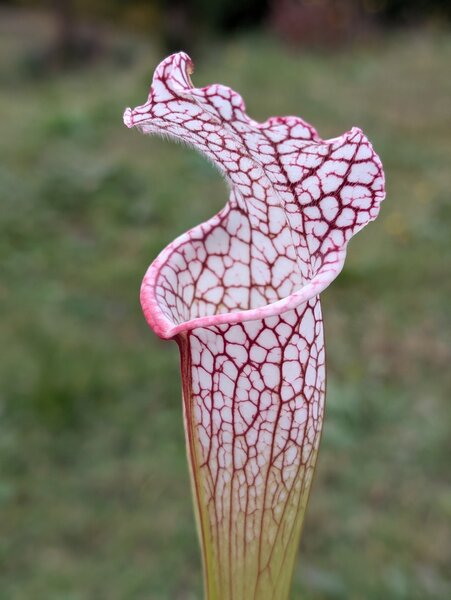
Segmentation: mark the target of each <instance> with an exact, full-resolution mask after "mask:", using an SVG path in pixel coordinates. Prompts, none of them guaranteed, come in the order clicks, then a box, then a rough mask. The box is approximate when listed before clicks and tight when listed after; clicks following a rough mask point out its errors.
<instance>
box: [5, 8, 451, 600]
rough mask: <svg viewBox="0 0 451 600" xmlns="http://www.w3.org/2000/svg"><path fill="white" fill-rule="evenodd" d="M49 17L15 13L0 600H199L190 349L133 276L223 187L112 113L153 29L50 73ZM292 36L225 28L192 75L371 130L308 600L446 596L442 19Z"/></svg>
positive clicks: (449, 374)
mask: <svg viewBox="0 0 451 600" xmlns="http://www.w3.org/2000/svg"><path fill="white" fill-rule="evenodd" d="M51 23H52V21H51V19H50V20H49V17H48V15H47V14H45V13H41V12H36V11H34V12H29V11H27V12H24V11H18V10H17V9H16V8H14V9H11V8H9V9H8V10H6V9H2V12H1V13H0V32H1V41H0V82H1V91H0V110H1V116H2V135H1V137H0V153H1V162H0V186H1V187H0V189H1V203H0V227H1V235H0V260H1V273H2V276H1V279H0V307H1V314H2V319H1V322H0V339H1V348H2V353H1V361H0V409H1V414H0V600H30V599H33V600H104V599H105V600H165V599H168V600H173V599H175V600H196V599H200V598H201V597H202V592H201V589H202V582H201V571H200V558H199V552H198V546H197V539H196V532H195V525H194V519H193V515H192V507H191V497H190V489H189V481H188V472H187V466H186V460H185V449H184V437H183V426H182V410H181V398H180V385H179V375H178V356H177V349H176V346H175V344H171V343H167V342H162V341H159V340H158V339H157V338H156V337H155V336H154V335H153V334H152V333H151V331H150V330H149V329H148V328H147V326H146V324H145V321H144V318H143V316H142V314H141V309H140V306H139V301H138V292H139V286H140V282H141V279H142V276H143V274H144V272H145V270H146V268H147V266H148V264H149V263H150V262H151V260H152V259H153V258H154V257H155V256H156V254H157V253H158V251H159V250H160V249H161V248H163V246H164V245H166V244H167V243H168V242H169V241H171V240H172V239H173V238H174V237H175V236H176V235H178V234H180V233H181V232H183V231H184V230H186V229H187V228H188V227H190V226H193V225H195V224H197V223H199V222H200V221H201V220H204V219H206V218H208V217H210V216H211V215H212V214H214V213H215V212H216V211H217V210H218V209H219V208H220V207H221V206H222V205H223V204H224V202H225V200H226V190H225V186H224V183H223V182H222V181H221V179H220V177H219V175H218V174H217V173H216V172H215V171H214V170H213V168H212V167H211V165H210V164H209V163H208V162H207V161H205V160H204V159H202V158H201V157H200V156H199V155H197V154H196V153H195V152H194V151H191V150H189V149H187V148H184V147H182V146H177V145H173V144H169V143H167V142H164V141H162V140H159V139H153V138H149V137H144V136H141V135H139V134H138V133H136V132H134V131H128V130H126V129H125V128H124V127H123V125H122V119H121V115H122V111H123V109H124V107H125V106H128V105H131V106H135V105H136V104H141V103H142V102H143V101H144V100H145V98H146V92H147V88H148V84H149V82H150V79H151V75H152V72H153V69H154V67H155V66H156V64H157V63H158V62H159V60H160V59H161V58H162V57H163V56H164V51H163V50H162V46H161V44H159V43H156V41H155V40H154V39H153V38H151V39H150V40H149V39H148V38H147V37H145V36H143V35H142V34H138V33H131V32H130V31H131V30H122V29H120V28H119V29H118V28H117V27H116V28H114V27H113V26H112V25H111V24H110V25H108V30H107V32H106V33H104V34H103V40H104V43H105V48H106V50H105V48H104V51H102V53H100V55H99V56H97V57H96V58H95V59H90V60H89V61H86V64H81V65H80V64H78V65H77V66H76V67H74V68H72V67H71V68H69V67H67V66H63V67H61V65H57V66H55V65H54V64H53V63H52V66H51V68H47V67H46V65H45V61H43V58H42V57H45V52H44V50H43V49H46V48H47V46H48V40H49V39H51V32H52V26H51ZM282 38H283V36H280V35H279V36H277V35H274V33H268V31H267V29H265V28H264V27H260V28H259V30H257V31H256V30H246V31H244V32H240V33H233V34H228V35H225V36H222V38H219V37H218V38H213V37H212V38H210V41H209V45H208V47H207V48H206V49H205V48H204V49H202V47H199V48H198V49H197V50H195V53H194V54H193V58H194V59H195V62H196V67H197V68H196V73H195V75H194V77H193V80H194V82H195V84H196V85H199V86H200V85H206V84H208V83H211V82H214V81H220V82H221V83H224V84H227V85H229V86H231V87H233V88H234V89H236V90H238V91H239V92H240V93H241V94H242V95H243V96H244V98H245V99H246V101H247V108H248V112H249V114H250V115H252V116H253V117H254V118H256V119H259V120H263V119H265V118H267V117H268V116H269V115H277V114H280V115H285V114H299V115H301V116H302V117H303V118H305V119H306V120H307V121H309V122H311V123H313V124H314V125H315V126H316V127H317V128H318V130H319V132H320V134H321V135H322V136H323V137H332V136H336V135H339V134H340V133H342V132H343V131H345V130H347V129H349V128H350V127H351V126H352V125H358V126H360V127H362V128H363V130H364V131H365V133H366V134H367V135H368V136H369V138H370V139H371V140H372V141H373V143H374V145H375V148H376V150H377V151H378V153H379V154H380V155H381V157H382V160H383V162H384V166H385V170H386V175H387V191H388V198H387V200H386V202H385V204H384V206H383V209H382V212H381V215H380V218H379V219H378V220H377V221H376V222H375V223H373V224H371V225H370V226H369V227H368V228H367V229H366V230H365V231H364V232H363V233H362V234H360V235H359V236H358V237H357V238H356V239H355V240H354V241H353V242H352V243H351V245H350V249H349V256H348V260H347V263H346V267H345V269H344V272H343V274H342V275H341V276H340V278H339V279H338V280H337V281H336V282H335V283H334V284H333V285H332V286H331V288H330V289H329V290H327V291H326V292H325V293H324V295H323V311H324V318H325V324H326V335H327V346H328V375H329V380H328V399H327V401H328V410H327V415H326V421H325V427H324V436H323V442H322V448H321V452H320V458H319V464H318V468H317V475H316V481H315V484H314V488H313V493H312V497H311V501H310V505H309V510H308V516H307V521H306V526H305V530H304V535H303V540H302V544H301V552H300V555H299V559H298V564H297V569H296V573H295V578H294V586H293V598H294V599H295V600H296V599H300V598H302V599H304V600H329V599H330V600H380V599H381V598H384V599H387V600H391V599H393V600H398V599H399V600H404V599H405V600H425V599H429V598H430V599H441V600H448V599H449V598H451V535H450V529H451V527H450V523H451V486H450V479H451V477H450V457H451V403H450V392H451V371H450V361H451V347H450V325H451V323H450V321H451V314H450V297H451V282H450V277H449V259H450V251H451V237H450V228H451V201H450V189H451V171H450V163H451V78H450V64H451V35H450V33H449V31H448V30H446V28H442V29H440V28H437V27H431V26H428V27H427V26H422V27H421V28H420V27H409V28H403V29H399V28H395V29H391V30H387V29H386V28H385V29H383V30H382V29H378V31H377V32H373V33H371V34H369V35H368V36H366V37H365V38H364V39H359V40H357V41H355V42H353V43H352V44H342V43H341V42H340V43H337V45H336V46H335V47H334V48H332V49H331V48H324V47H323V45H322V44H320V45H319V47H317V46H316V45H315V44H310V45H309V46H307V47H303V48H302V49H299V48H298V47H296V46H295V45H294V46H293V44H291V43H290V45H287V44H285V43H283V39H282ZM238 600H246V599H238Z"/></svg>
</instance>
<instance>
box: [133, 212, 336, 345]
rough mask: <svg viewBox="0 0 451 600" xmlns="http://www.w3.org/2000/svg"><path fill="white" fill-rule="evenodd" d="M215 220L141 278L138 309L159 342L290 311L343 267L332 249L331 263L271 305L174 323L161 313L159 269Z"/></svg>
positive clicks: (172, 247) (182, 239) (180, 241)
mask: <svg viewBox="0 0 451 600" xmlns="http://www.w3.org/2000/svg"><path fill="white" fill-rule="evenodd" d="M217 218H218V215H216V216H215V217H213V218H212V219H210V220H209V221H206V222H205V223H202V224H201V225H198V226H196V227H194V228H193V229H191V230H189V231H187V232H186V233H184V234H182V235H180V236H179V237H178V238H176V239H175V240H174V241H173V242H171V243H170V244H169V245H168V246H166V248H164V250H163V251H162V252H161V253H160V254H159V255H158V257H157V258H156V259H155V260H154V261H153V262H152V263H151V265H150V266H149V268H148V270H147V272H146V274H145V276H144V279H143V281H142V285H141V291H140V301H141V306H142V309H143V312H144V316H145V318H146V321H147V323H148V324H149V326H150V328H151V329H152V330H153V331H154V332H155V333H156V334H157V335H158V336H159V337H160V338H162V339H170V338H173V337H175V336H177V335H180V334H183V333H185V332H188V331H191V330H193V329H196V328H202V327H212V326H215V325H224V324H235V323H243V322H245V321H255V320H261V319H264V318H269V317H273V316H276V315H280V314H281V313H284V312H287V311H290V310H293V309H295V308H297V307H298V306H300V305H303V304H305V303H306V302H308V301H309V300H311V299H312V298H315V297H316V296H318V295H319V294H320V293H321V292H322V291H323V290H324V289H326V288H327V287H328V286H329V285H330V283H331V282H332V281H333V280H334V279H335V278H336V277H337V276H338V275H339V273H340V271H341V270H342V268H343V265H344V262H345V258H346V247H343V248H340V249H338V250H336V251H335V252H334V257H333V260H331V261H330V262H327V263H326V264H325V265H324V266H323V268H321V269H320V270H319V271H318V273H317V274H316V275H315V276H314V277H312V279H311V280H310V281H306V282H305V283H304V284H303V285H301V286H300V287H299V288H298V289H296V290H294V291H293V292H292V293H290V294H288V295H287V296H284V297H282V298H280V299H278V300H276V301H274V302H269V303H267V304H264V305H262V306H257V307H255V308H252V307H250V308H244V309H233V310H231V311H227V312H225V311H224V312H216V313H214V314H208V315H200V316H197V317H193V318H188V319H186V320H181V321H180V322H176V321H175V320H174V319H172V318H170V317H169V316H168V311H167V310H165V308H167V307H165V305H164V301H163V300H162V297H161V294H159V292H158V287H159V278H160V276H161V272H162V269H163V268H164V267H165V266H166V265H168V263H169V261H170V259H171V257H172V256H173V254H174V253H175V252H177V250H178V249H179V248H180V247H181V246H183V245H185V244H189V243H190V242H191V240H192V237H193V236H196V235H197V234H200V233H205V231H206V227H207V228H208V227H211V228H213V227H214V226H215V225H216V223H217ZM165 313H166V314H165Z"/></svg>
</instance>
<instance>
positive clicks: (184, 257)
mask: <svg viewBox="0 0 451 600" xmlns="http://www.w3.org/2000/svg"><path fill="white" fill-rule="evenodd" d="M192 69H193V66H192V62H191V60H190V59H189V57H188V56H187V55H186V54H184V53H179V54H175V55H172V56H170V57H169V58H167V59H166V60H164V61H163V62H162V63H161V64H160V65H159V66H158V67H157V69H156V71H155V75H154V79H153V83H152V86H151V89H150V93H149V98H148V101H147V102H146V103H145V104H144V105H143V106H139V107H137V108H135V109H134V110H131V109H127V110H126V111H125V114H124V122H125V124H126V125H127V126H128V127H133V126H137V127H138V128H139V129H141V130H142V131H143V132H144V133H157V134H165V135H168V136H170V137H174V138H177V139H181V140H183V141H185V142H187V143H189V144H191V145H193V146H194V147H196V148H197V149H199V150H200V151H201V152H202V153H203V154H205V155H206V156H207V157H208V158H209V159H210V160H212V161H213V162H214V163H215V165H217V167H218V168H219V169H220V170H221V171H222V173H223V174H224V176H225V177H226V179H227V181H228V182H229V185H230V198H229V201H228V203H227V204H226V206H225V208H224V209H223V210H222V211H221V212H220V213H218V214H217V215H216V216H214V217H213V218H211V219H210V220H209V221H207V222H205V223H203V224H201V225H199V226H197V227H195V228H193V229H191V230H190V231H188V232H187V233H185V234H183V235H182V236H180V237H179V238H177V239H176V240H175V241H174V242H172V243H171V244H169V246H167V248H165V249H164V250H163V251H162V252H161V254H160V255H159V256H158V257H157V259H156V260H155V261H154V262H153V263H152V265H151V266H150V268H149V269H148V271H147V273H146V275H145V277H144V281H143V284H142V288H141V302H142V306H143V310H144V314H145V316H146V319H147V321H148V323H149V325H150V326H151V328H152V329H153V330H154V331H155V333H156V334H157V335H159V336H160V337H162V338H175V339H176V341H177V342H178V344H179V347H180V351H181V358H182V382H183V392H184V410H185V426H186V433H187V442H188V452H189V460H190V467H191V472H192V481H193V489H194V492H195V498H196V508H197V512H198V521H199V527H200V534H201V543H202V548H203V554H204V566H205V574H206V588H207V593H208V597H212V598H213V597H218V598H254V599H256V600H261V599H264V598H278V599H281V600H282V599H283V598H285V597H287V594H288V590H289V583H290V578H291V572H292V566H293V562H294V559H295V553H296V547H297V542H298V538H299V535H300V529H301V524H302V515H303V511H304V508H305V504H306V502H307V498H308V492H309V487H310V482H311V477H312V473H313V469H314V464H315V458H316V454H317V449H318V444H319V437H320V432H321V425H322V418H323V409H324V381H325V363H324V341H323V328H322V318H321V311H320V305H319V297H318V296H319V293H320V292H321V291H322V290H324V289H325V288H326V287H327V286H328V285H329V284H330V283H331V281H333V279H334V278H335V277H336V276H337V275H338V273H339V272H340V271H341V269H342V267H343V263H344V259H345V254H346V246H347V243H348V242H349V240H350V238H351V237H352V236H353V235H354V234H355V233H356V232H358V231H359V230H360V229H362V228H363V227H364V226H365V225H366V224H367V223H368V222H369V221H371V220H373V219H375V218H376V217H377V214H378V212H379V205H380V202H381V201H382V200H383V198H384V195H385V193H384V176H383V171H382V166H381V163H380V160H379V158H378V157H377V155H376V154H375V153H374V151H373V148H372V146H371V144H370V142H369V141H368V139H367V138H366V137H365V136H364V134H363V133H362V132H361V131H360V130H359V129H357V128H353V129H351V130H350V131H349V132H347V133H345V134H344V135H342V136H340V137H338V138H334V139H330V140H322V139H321V138H320V137H319V136H318V134H317V133H316V131H315V130H314V129H313V128H312V127H311V126H310V125H308V124H307V123H305V122H304V121H303V120H302V119H300V118H298V117H275V118H271V119H269V120H267V121H265V122H264V123H257V122H256V121H254V120H252V119H250V118H249V117H248V116H247V115H246V112H245V107H244V103H243V100H242V98H241V97H240V96H239V95H238V94H237V93H236V92H234V91H233V90H231V89H230V88H227V87H224V86H222V85H210V86H207V87H205V88H202V89H199V88H194V87H193V85H192V83H191V81H190V74H191V72H192Z"/></svg>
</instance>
